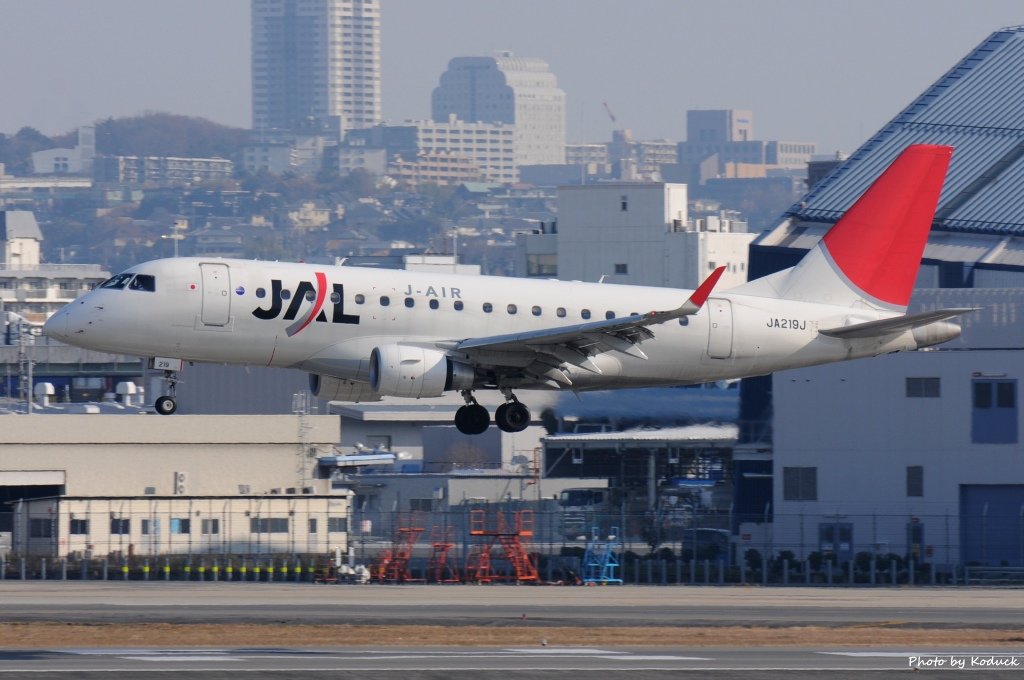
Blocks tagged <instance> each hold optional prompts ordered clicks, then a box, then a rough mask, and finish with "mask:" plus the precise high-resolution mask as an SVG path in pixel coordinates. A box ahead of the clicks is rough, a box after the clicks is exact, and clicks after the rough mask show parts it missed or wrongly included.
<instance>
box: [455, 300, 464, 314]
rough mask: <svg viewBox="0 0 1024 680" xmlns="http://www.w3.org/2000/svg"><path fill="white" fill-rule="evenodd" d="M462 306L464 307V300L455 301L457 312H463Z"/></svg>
mask: <svg viewBox="0 0 1024 680" xmlns="http://www.w3.org/2000/svg"><path fill="white" fill-rule="evenodd" d="M462 306H463V305H462V300H456V301H455V305H454V307H455V311H456V312H461V311H462Z"/></svg>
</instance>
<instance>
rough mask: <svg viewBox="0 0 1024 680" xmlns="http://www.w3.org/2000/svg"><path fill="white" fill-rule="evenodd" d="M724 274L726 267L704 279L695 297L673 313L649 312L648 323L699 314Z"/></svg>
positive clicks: (694, 292)
mask: <svg viewBox="0 0 1024 680" xmlns="http://www.w3.org/2000/svg"><path fill="white" fill-rule="evenodd" d="M723 272H725V265H722V266H721V267H719V268H717V269H715V271H713V272H711V274H710V275H709V276H708V278H706V279H704V282H703V283H701V284H700V286H698V287H697V290H695V291H693V295H691V296H690V297H689V298H688V299H687V300H686V302H684V303H683V304H682V305H680V306H679V307H677V308H676V309H673V310H672V311H671V312H648V313H647V314H646V315H645V316H646V318H647V323H665V322H666V321H668V320H670V319H678V318H680V317H683V316H689V315H690V314H696V313H697V312H699V311H700V308H701V307H703V306H704V303H705V302H707V301H708V298H709V297H710V296H711V291H712V290H714V288H715V284H717V283H718V279H720V278H722V273H723Z"/></svg>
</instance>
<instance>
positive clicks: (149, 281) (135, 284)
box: [128, 274, 156, 293]
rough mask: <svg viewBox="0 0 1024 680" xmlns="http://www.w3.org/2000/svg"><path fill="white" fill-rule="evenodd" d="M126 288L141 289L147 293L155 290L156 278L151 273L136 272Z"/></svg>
mask: <svg viewBox="0 0 1024 680" xmlns="http://www.w3.org/2000/svg"><path fill="white" fill-rule="evenodd" d="M128 290H143V291H146V292H147V293H154V292H156V278H155V277H154V276H153V275H152V274H136V275H135V278H134V279H132V282H131V283H129V284H128Z"/></svg>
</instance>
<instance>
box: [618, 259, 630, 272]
mask: <svg viewBox="0 0 1024 680" xmlns="http://www.w3.org/2000/svg"><path fill="white" fill-rule="evenodd" d="M615 273H616V274H628V273H629V265H628V264H627V263H624V262H622V263H619V264H616V265H615Z"/></svg>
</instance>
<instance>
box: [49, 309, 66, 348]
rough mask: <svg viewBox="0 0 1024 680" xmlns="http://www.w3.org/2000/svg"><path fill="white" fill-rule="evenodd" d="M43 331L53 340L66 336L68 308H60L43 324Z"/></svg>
mask: <svg viewBox="0 0 1024 680" xmlns="http://www.w3.org/2000/svg"><path fill="white" fill-rule="evenodd" d="M43 333H44V334H45V335H46V336H47V337H51V338H53V339H54V340H67V338H68V310H66V309H61V310H59V311H58V312H57V313H56V314H54V315H53V316H51V317H50V318H49V319H47V320H46V323H44V324H43Z"/></svg>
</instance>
